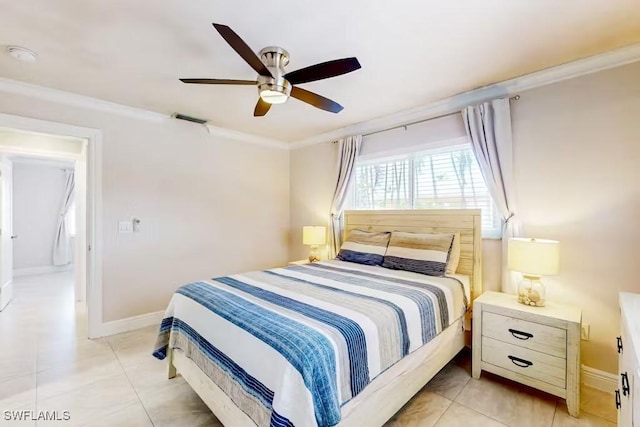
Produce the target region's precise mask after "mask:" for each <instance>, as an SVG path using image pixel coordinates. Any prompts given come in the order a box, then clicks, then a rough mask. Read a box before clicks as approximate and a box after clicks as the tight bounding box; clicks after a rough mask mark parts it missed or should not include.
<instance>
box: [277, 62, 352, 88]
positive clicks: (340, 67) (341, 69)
mask: <svg viewBox="0 0 640 427" xmlns="http://www.w3.org/2000/svg"><path fill="white" fill-rule="evenodd" d="M360 68H361V65H360V63H359V62H358V59H357V58H343V59H335V60H333V61H327V62H322V63H320V64H316V65H312V66H310V67H306V68H301V69H300V70H296V71H292V72H290V73H287V74H285V75H284V77H285V78H286V79H287V80H289V83H291V84H292V85H296V84H300V83H307V82H313V81H316V80H322V79H328V78H330V77H335V76H340V75H342V74H347V73H350V72H352V71H355V70H358V69H360Z"/></svg>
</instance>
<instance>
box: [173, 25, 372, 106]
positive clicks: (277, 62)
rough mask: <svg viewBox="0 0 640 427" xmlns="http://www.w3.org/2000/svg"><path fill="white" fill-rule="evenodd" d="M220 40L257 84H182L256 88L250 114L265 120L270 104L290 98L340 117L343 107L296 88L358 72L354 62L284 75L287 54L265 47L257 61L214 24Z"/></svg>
mask: <svg viewBox="0 0 640 427" xmlns="http://www.w3.org/2000/svg"><path fill="white" fill-rule="evenodd" d="M213 26H214V28H215V29H216V30H217V31H218V32H219V33H220V35H221V36H222V38H223V39H224V40H225V41H226V42H227V43H229V46H231V47H232V48H233V50H235V51H236V52H237V53H238V55H240V56H241V57H242V59H244V60H245V61H246V62H247V64H249V65H250V66H251V68H253V69H254V70H256V72H257V73H258V77H257V79H256V80H228V79H180V81H182V82H183V83H195V84H210V85H257V86H258V93H259V94H260V98H259V99H258V103H257V104H256V108H255V110H254V111H253V115H254V116H255V117H258V116H264V115H265V114H267V112H268V111H269V108H271V105H272V104H282V103H284V102H286V101H287V99H289V96H292V97H294V98H296V99H299V100H300V101H302V102H306V103H307V104H310V105H313V106H314V107H316V108H320V109H321V110H326V111H330V112H332V113H339V112H340V111H342V109H343V108H344V107H342V105H340V104H338V103H337V102H335V101H332V100H330V99H328V98H325V97H323V96H320V95H318V94H316V93H313V92H310V91H308V90H305V89H302V88H299V87H297V86H295V85H297V84H300V83H308V82H313V81H316V80H322V79H328V78H330V77H335V76H339V75H342V74H346V73H350V72H352V71H355V70H357V69H359V68H360V63H359V62H358V60H357V59H356V58H343V59H336V60H333V61H327V62H322V63H320V64H316V65H312V66H310V67H306V68H302V69H300V70H296V71H291V72H289V73H285V70H284V67H286V66H287V64H288V63H289V53H288V52H287V51H286V50H284V49H282V48H280V47H277V46H269V47H265V48H264V49H262V50H261V51H260V57H259V58H258V56H257V55H256V54H255V53H254V52H253V51H252V50H251V48H250V47H249V46H248V45H247V44H246V43H245V42H244V41H243V40H242V39H241V38H240V36H238V35H237V34H236V33H235V32H234V31H233V30H232V29H231V28H229V27H228V26H226V25H221V24H215V23H214V24H213Z"/></svg>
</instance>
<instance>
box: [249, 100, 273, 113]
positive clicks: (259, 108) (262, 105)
mask: <svg viewBox="0 0 640 427" xmlns="http://www.w3.org/2000/svg"><path fill="white" fill-rule="evenodd" d="M269 108H271V104H269V103H268V102H264V101H263V100H262V98H258V103H257V104H256V108H255V110H253V117H262V116H264V115H265V114H267V113H268V112H269Z"/></svg>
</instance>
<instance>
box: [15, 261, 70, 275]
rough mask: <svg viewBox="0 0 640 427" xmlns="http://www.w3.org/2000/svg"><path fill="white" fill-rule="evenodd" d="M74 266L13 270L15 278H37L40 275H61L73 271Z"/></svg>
mask: <svg viewBox="0 0 640 427" xmlns="http://www.w3.org/2000/svg"><path fill="white" fill-rule="evenodd" d="M72 270H73V264H68V265H60V266H58V265H43V266H40V267H28V268H16V269H14V270H13V277H20V276H35V275H38V274H51V273H61V272H63V271H72Z"/></svg>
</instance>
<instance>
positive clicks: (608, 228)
mask: <svg viewBox="0 0 640 427" xmlns="http://www.w3.org/2000/svg"><path fill="white" fill-rule="evenodd" d="M521 95H522V96H521V99H520V100H519V101H517V102H515V103H512V121H513V139H514V166H515V170H516V177H515V184H516V192H517V194H518V201H519V214H520V219H521V220H522V222H523V233H522V235H526V236H537V237H541V238H542V237H545V238H551V239H558V240H560V241H561V257H562V261H561V273H560V275H558V276H555V277H549V278H546V279H545V282H546V283H547V284H548V286H547V289H548V293H549V299H550V300H553V301H562V302H567V303H573V304H576V305H578V306H580V307H582V308H583V310H584V311H583V319H584V321H585V322H586V323H589V324H590V325H591V339H590V341H589V342H583V346H582V350H583V356H582V362H583V363H584V364H585V365H588V366H591V367H593V368H596V369H601V370H605V371H608V372H616V369H617V357H616V352H615V348H614V341H615V337H616V336H617V334H618V311H617V295H618V292H619V291H632V292H640V284H639V283H638V282H637V281H636V280H635V278H636V277H638V276H639V275H640V263H639V262H638V261H637V258H638V257H637V252H636V250H635V249H636V248H637V247H638V246H640V227H639V226H638V225H637V221H638V218H640V185H639V177H640V172H638V167H639V165H640V64H635V65H629V66H625V67H621V68H617V69H613V70H608V71H603V72H600V73H597V74H593V75H590V76H585V77H580V78H576V79H573V80H568V81H564V82H560V83H557V84H553V85H549V86H546V87H542V88H538V89H534V90H530V91H527V92H523V93H522V94H521ZM410 129H411V128H410ZM442 129H445V128H442ZM381 135H382V134H381ZM396 136H397V138H402V136H401V134H396ZM447 136H449V135H447ZM377 143H379V142H377ZM363 144H366V140H365V141H364V142H363ZM336 148H337V147H336V146H335V145H333V144H329V143H326V144H319V145H314V146H309V147H305V148H300V149H296V150H293V151H291V157H290V159H291V162H290V167H291V239H290V250H289V256H290V258H291V259H300V258H304V257H305V256H306V254H307V249H306V248H305V247H304V246H302V244H301V236H300V229H301V227H302V226H303V225H311V224H322V223H324V222H326V221H327V213H328V211H329V205H330V202H331V197H332V195H333V189H334V186H335V179H336V178H335V174H336V170H335V165H336V159H337V150H336ZM378 149H379V148H377V150H378ZM381 151H383V150H381ZM501 263H502V260H501V254H500V241H499V240H487V239H485V240H484V241H483V279H484V288H485V290H499V287H500V285H499V283H500V275H501V273H500V266H501Z"/></svg>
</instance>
